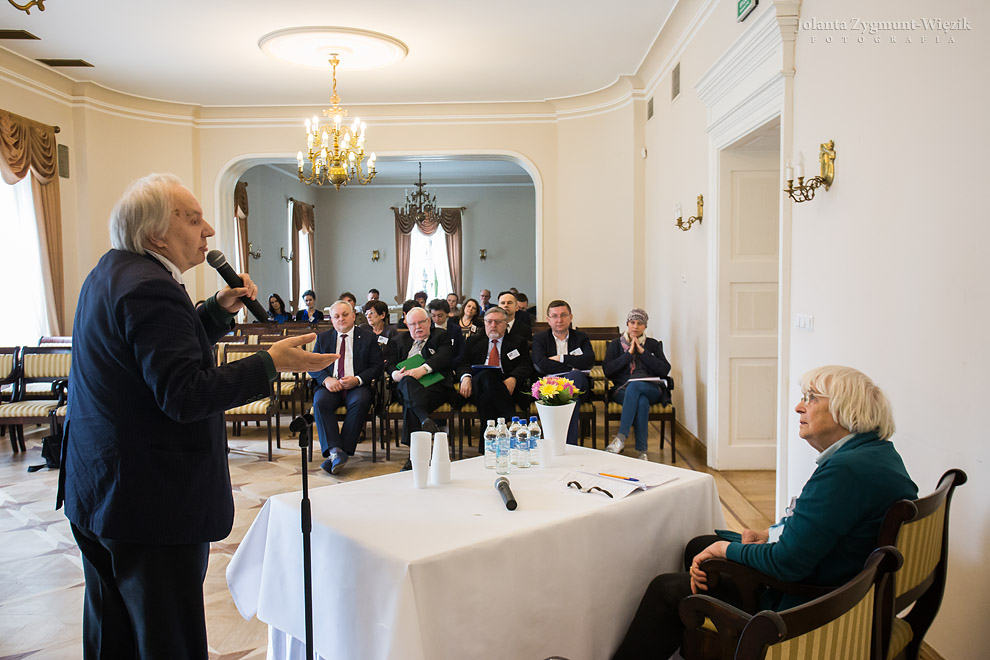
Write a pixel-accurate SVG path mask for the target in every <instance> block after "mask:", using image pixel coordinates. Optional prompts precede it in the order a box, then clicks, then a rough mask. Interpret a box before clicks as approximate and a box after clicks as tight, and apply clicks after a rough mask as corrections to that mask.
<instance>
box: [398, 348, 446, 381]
mask: <svg viewBox="0 0 990 660" xmlns="http://www.w3.org/2000/svg"><path fill="white" fill-rule="evenodd" d="M424 364H426V360H424V359H423V356H422V355H414V356H412V357H411V358H406V359H405V360H403V361H402V362H400V363H399V364H397V365H396V366H397V367H399V369H405V370H407V371H408V370H410V369H415V368H416V367H421V366H423V365H424ZM441 380H443V374H442V373H440V372H438V371H434V372H433V373H429V374H426V375H425V376H423V377H422V378H420V379H419V384H420V385H422V386H423V387H429V386H430V385H434V384H436V383H439V382H440V381H441Z"/></svg>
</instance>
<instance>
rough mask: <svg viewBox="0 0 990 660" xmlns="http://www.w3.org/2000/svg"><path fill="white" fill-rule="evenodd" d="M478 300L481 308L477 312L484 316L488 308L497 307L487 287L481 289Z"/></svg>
mask: <svg viewBox="0 0 990 660" xmlns="http://www.w3.org/2000/svg"><path fill="white" fill-rule="evenodd" d="M478 301H479V302H480V303H481V310H480V311H479V314H481V315H482V316H484V314H485V312H487V311H488V310H490V309H491V308H492V307H497V306H498V305H496V304H495V303H493V302H492V292H491V291H490V290H488V289H482V290H481V292H480V293H479V294H478Z"/></svg>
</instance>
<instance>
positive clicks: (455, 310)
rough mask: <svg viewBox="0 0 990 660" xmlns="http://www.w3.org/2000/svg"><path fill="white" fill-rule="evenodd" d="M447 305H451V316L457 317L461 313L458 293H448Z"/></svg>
mask: <svg viewBox="0 0 990 660" xmlns="http://www.w3.org/2000/svg"><path fill="white" fill-rule="evenodd" d="M447 305H448V306H449V307H450V314H449V316H450V317H451V318H455V319H456V318H457V317H458V316H460V315H461V308H460V306H459V305H458V299H457V294H456V293H448V294H447Z"/></svg>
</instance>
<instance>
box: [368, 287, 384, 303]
mask: <svg viewBox="0 0 990 660" xmlns="http://www.w3.org/2000/svg"><path fill="white" fill-rule="evenodd" d="M379 296H381V294H380V293H379V292H378V289H368V301H369V302H371V301H372V300H378V298H379Z"/></svg>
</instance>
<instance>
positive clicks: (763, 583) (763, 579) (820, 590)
mask: <svg viewBox="0 0 990 660" xmlns="http://www.w3.org/2000/svg"><path fill="white" fill-rule="evenodd" d="M701 570H703V571H704V572H705V573H706V574H707V575H708V583H709V585H710V586H711V587H714V586H715V585H716V584H718V579H719V575H720V574H721V575H726V576H729V577H731V578H732V581H733V583H734V584H735V585H736V588H737V589H738V590H739V595H740V596H741V597H742V601H743V610H745V611H746V612H750V613H752V614H755V613H756V612H758V611H759V610H760V609H762V608H760V606H759V603H758V597H759V592H760V590H761V587H769V588H771V589H774V590H775V591H779V592H782V593H787V594H795V595H798V596H807V597H809V598H817V597H818V596H823V595H825V594H827V593H828V592H830V591H832V589H833V587H820V586H816V585H809V584H802V583H800V582H785V581H784V580H778V579H777V578H775V577H772V576H770V575H767V574H765V573H760V572H759V571H758V570H756V569H755V568H750V567H749V566H746V565H744V564H739V563H737V562H734V561H729V560H728V559H706V560H705V561H703V562H701Z"/></svg>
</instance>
